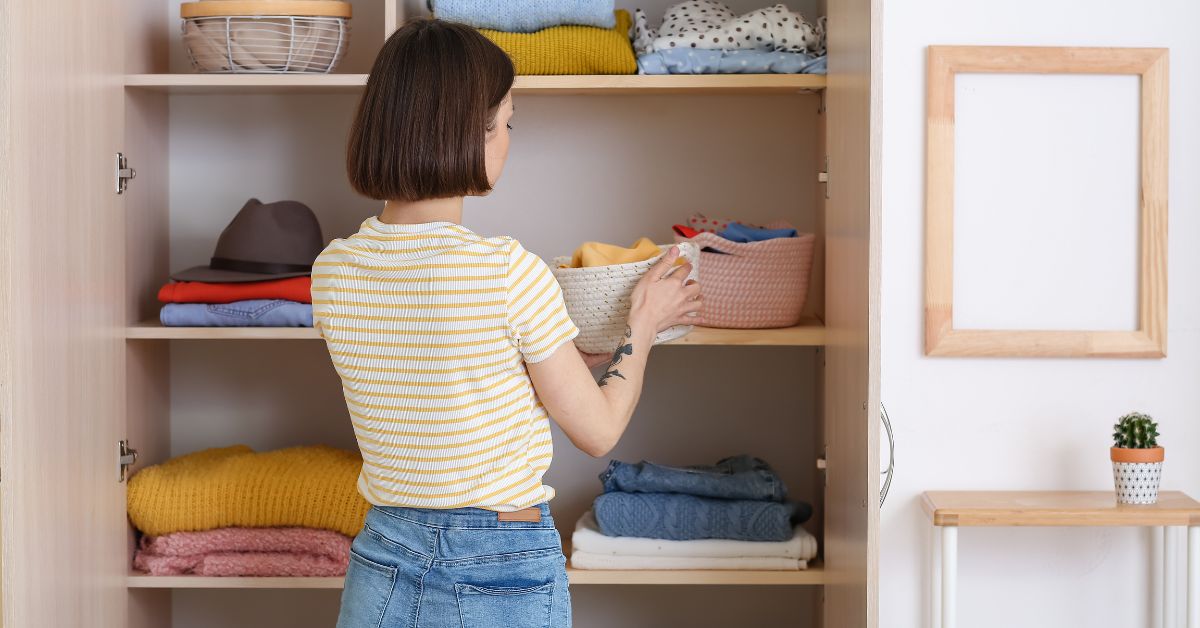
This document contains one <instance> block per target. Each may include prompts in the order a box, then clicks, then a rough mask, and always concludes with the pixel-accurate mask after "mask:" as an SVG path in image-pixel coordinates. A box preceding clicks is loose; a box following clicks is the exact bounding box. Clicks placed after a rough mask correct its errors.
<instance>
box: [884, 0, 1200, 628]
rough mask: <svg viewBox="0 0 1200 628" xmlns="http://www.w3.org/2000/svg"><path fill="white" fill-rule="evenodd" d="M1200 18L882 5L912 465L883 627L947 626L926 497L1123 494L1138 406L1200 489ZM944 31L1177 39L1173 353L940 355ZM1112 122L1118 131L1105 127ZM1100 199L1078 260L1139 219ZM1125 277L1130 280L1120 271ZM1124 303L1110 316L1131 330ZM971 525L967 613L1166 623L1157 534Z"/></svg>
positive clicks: (889, 382)
mask: <svg viewBox="0 0 1200 628" xmlns="http://www.w3.org/2000/svg"><path fill="white" fill-rule="evenodd" d="M1198 23H1200V4H1197V3H1195V2H1189V1H1187V0H1176V1H1161V2H1153V3H1145V4H1130V3H1128V2H1116V1H1113V0H1093V1H1090V2H1082V1H1071V0H1011V1H1009V2H987V1H984V0H971V1H966V0H907V1H906V2H895V1H894V2H890V3H885V10H884V24H883V33H884V35H883V37H884V48H883V50H884V54H883V59H884V61H883V65H884V90H883V91H884V93H883V98H884V128H883V133H884V135H883V151H884V168H883V172H884V175H883V198H884V207H883V216H884V220H883V223H884V224H883V234H884V237H883V327H882V336H883V361H882V371H883V385H882V389H883V400H884V403H885V404H886V405H887V407H888V410H889V412H890V414H891V418H892V420H893V422H894V424H895V428H896V440H897V452H896V456H897V463H896V466H897V471H896V479H895V482H894V484H893V485H892V492H891V496H890V497H889V499H888V502H887V504H886V505H885V506H884V508H883V510H882V515H881V518H882V541H881V547H882V551H881V561H880V562H881V574H882V575H881V579H880V626H882V627H884V628H916V627H918V626H922V627H923V626H928V625H930V617H929V613H928V610H927V606H928V604H927V602H926V601H925V600H926V597H925V596H926V595H927V594H928V577H927V575H926V574H927V570H928V565H927V563H926V555H927V550H928V534H927V526H928V524H927V520H926V518H925V516H924V515H923V514H922V512H921V509H920V506H919V502H918V497H919V495H920V493H921V491H925V490H931V489H1111V487H1112V481H1111V470H1110V465H1109V462H1108V458H1107V455H1108V453H1107V448H1108V446H1109V444H1110V443H1109V432H1110V430H1109V426H1110V425H1111V423H1112V422H1113V420H1114V419H1115V418H1116V417H1117V416H1119V415H1120V414H1122V413H1123V412H1125V411H1128V410H1131V409H1142V410H1144V411H1147V412H1150V413H1152V414H1154V415H1155V416H1156V417H1157V418H1158V419H1159V420H1160V421H1161V424H1162V427H1161V431H1162V433H1163V444H1164V445H1165V446H1166V449H1167V463H1166V468H1165V472H1164V477H1163V485H1164V488H1170V489H1182V490H1185V491H1188V492H1190V493H1191V494H1193V495H1200V461H1198V460H1197V455H1198V454H1200V448H1198V447H1197V444H1198V443H1200V424H1198V423H1200V422H1198V421H1197V416H1196V408H1197V407H1198V406H1200V386H1197V385H1196V383H1197V377H1198V376H1200V335H1198V333H1197V332H1198V326H1197V320H1198V314H1200V311H1198V310H1200V289H1198V284H1200V281H1198V279H1200V276H1198V275H1200V249H1197V247H1196V246H1194V244H1193V243H1192V239H1193V237H1194V236H1195V234H1197V232H1198V230H1200V222H1198V219H1197V215H1196V212H1195V207H1196V204H1197V201H1198V200H1200V199H1198V195H1200V178H1197V177H1196V176H1195V172H1196V170H1197V168H1198V167H1200V154H1198V150H1200V128H1198V124H1197V117H1196V116H1195V115H1194V112H1195V111H1197V110H1200V39H1198V38H1197V37H1196V35H1195V29H1196V24H1198ZM930 44H993V45H1010V44H1011V45H1018V44H1020V45H1087V46H1154V47H1169V48H1170V49H1171V50H1170V54H1171V59H1170V65H1171V74H1170V76H1171V86H1170V90H1171V103H1170V109H1171V112H1172V115H1171V159H1170V165H1171V176H1170V206H1171V217H1170V233H1171V237H1170V248H1169V251H1170V264H1169V268H1170V311H1169V316H1170V331H1169V346H1168V354H1169V357H1168V358H1167V359H1164V360H1020V359H946V358H927V357H924V355H923V353H922V346H923V331H922V330H923V317H922V290H923V281H922V277H923V264H922V244H923V237H924V233H923V229H924V222H923V211H924V176H925V170H924V147H925V129H924V116H925V47H926V46H927V45H930ZM1040 96H1041V95H1040V94H1039V93H1038V92H1027V91H1022V90H1013V91H1012V92H1011V93H1007V94H1001V95H1000V96H999V97H1000V98H1003V99H1006V100H1003V101H1002V102H999V103H996V104H997V107H998V108H999V109H1004V108H1005V107H1006V105H1011V107H1012V108H1013V109H1022V108H1024V105H1026V104H1028V100H1029V99H1038V98H1039V97H1040ZM1044 104H1046V105H1047V107H1049V106H1050V105H1052V104H1053V103H1052V102H1045V103H1044ZM1105 104H1106V105H1107V104H1108V103H1105ZM1080 113H1081V115H1084V114H1087V113H1088V112H1087V111H1081V112H1080ZM1105 131H1106V130H1105V128H1104V127H1103V126H1100V127H1099V128H1097V129H1095V130H1094V132H1095V133H1100V134H1104V133H1105ZM1077 139H1079V140H1086V139H1088V138H1084V137H1079V138H1077ZM1003 159H1004V157H1003V156H1002V155H997V156H995V157H994V158H993V160H992V162H991V165H994V166H996V167H998V168H1001V167H1007V166H1008V165H1010V164H1007V163H1005V162H1004V161H1003ZM1031 163H1032V162H1031ZM1040 174H1042V173H1035V175H1038V176H1040ZM1038 176H1035V177H1034V178H1038ZM1097 211H1098V212H1099V213H1097V215H1095V216H1094V217H1087V216H1084V217H1083V218H1082V219H1081V220H1080V221H1079V222H1078V223H1077V233H1076V237H1075V238H1067V239H1063V240H1060V241H1059V246H1061V247H1063V251H1064V252H1065V253H1066V254H1068V255H1069V254H1071V253H1073V252H1080V253H1081V254H1092V253H1094V250H1093V249H1091V248H1089V247H1088V246H1087V245H1086V244H1084V242H1086V241H1087V239H1088V237H1089V230H1088V229H1089V227H1090V226H1093V225H1096V224H1105V225H1110V226H1111V225H1115V224H1119V223H1120V221H1121V220H1124V218H1122V217H1121V216H1118V215H1115V214H1113V213H1111V212H1120V211H1128V205H1122V204H1119V203H1111V204H1106V203H1102V204H1100V205H1099V209H1098V210H1097ZM1031 226H1032V225H1031ZM1101 233H1102V234H1109V232H1101ZM1105 237H1108V235H1105ZM1020 252H1021V254H1025V253H1026V251H1025V250H1020ZM958 255H959V257H958V258H957V260H958V261H959V262H961V263H964V264H967V265H969V266H970V268H971V269H972V272H974V273H975V275H976V276H977V278H978V280H979V281H982V282H995V283H1000V282H1002V281H1003V280H1004V277H1003V273H1004V270H1003V260H999V259H991V260H989V259H986V258H981V257H980V256H984V255H994V249H993V252H989V251H988V250H987V249H986V248H982V247H977V248H971V249H968V250H962V251H959V252H958ZM989 268H990V269H991V270H989ZM1117 283H1118V285H1120V286H1122V290H1124V288H1125V287H1126V286H1125V285H1124V283H1123V281H1119V282H1117ZM1122 299H1123V297H1122ZM1122 299H1116V300H1115V301H1112V302H1111V303H1112V307H1118V306H1117V305H1116V304H1117V303H1120V302H1122ZM1007 307H1008V308H1009V309H1008V310H1006V311H1005V312H1004V315H1003V316H1002V317H997V318H1003V319H1004V320H1006V321H1010V322H1013V323H1015V324H1036V323H1038V322H1044V321H1046V320H1047V317H1046V316H1043V315H1038V314H1036V313H1033V312H1031V310H1030V309H1029V307H1028V303H1027V302H1017V303H1009V304H1007ZM1123 314H1124V313H1123V312H1121V313H1118V314H1117V315H1116V316H1113V317H1109V318H1108V319H1107V320H1108V322H1110V323H1113V324H1118V323H1119V322H1120V321H1121V320H1122V315H1123ZM1114 321H1115V322H1114ZM959 539H960V540H959V543H960V557H961V558H960V578H961V581H960V597H959V613H960V614H959V625H962V626H970V627H971V628H991V627H996V628H999V627H1002V626H1003V627H1008V626H1017V625H1020V626H1026V627H1029V628H1041V627H1045V628H1050V627H1059V626H1085V625H1086V626H1097V627H1113V628H1126V627H1132V626H1147V625H1154V623H1153V622H1155V621H1157V620H1158V617H1157V615H1156V610H1155V606H1156V604H1154V603H1152V600H1151V599H1150V597H1149V596H1150V590H1151V588H1152V586H1153V583H1154V580H1155V578H1156V577H1157V576H1155V575H1154V572H1153V570H1152V563H1151V559H1150V555H1151V554H1152V552H1153V551H1154V550H1155V549H1156V548H1157V545H1153V544H1152V542H1153V541H1154V535H1153V534H1152V533H1150V532H1146V531H1137V530H1131V529H1123V528H1114V529H1103V530H1067V529H1024V530H995V529H965V530H964V531H963V532H961V533H960V535H959Z"/></svg>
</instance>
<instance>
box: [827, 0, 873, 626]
mask: <svg viewBox="0 0 1200 628" xmlns="http://www.w3.org/2000/svg"><path fill="white" fill-rule="evenodd" d="M879 16H880V1H879V0H841V1H839V2H831V3H829V50H830V55H829V87H828V90H827V92H826V98H827V100H826V103H827V114H826V115H827V116H828V129H827V130H828V135H827V138H826V140H827V146H828V151H829V195H828V200H827V201H826V217H825V230H826V250H825V255H826V271H825V272H826V282H825V285H826V286H827V287H828V291H827V293H826V299H825V313H826V327H827V328H828V338H829V341H828V344H827V355H826V364H825V370H826V373H825V399H824V401H825V439H826V447H827V454H828V470H827V481H828V484H827V486H826V491H825V495H826V499H825V560H826V568H827V569H828V570H829V576H830V584H829V585H827V586H826V591H825V604H824V609H823V611H824V622H825V626H829V627H837V628H873V627H874V626H876V625H877V624H878V609H877V605H878V603H877V599H878V596H877V580H878V539H877V530H878V522H879V473H878V471H879V451H878V441H879V324H878V323H879V249H878V243H879V234H878V230H879V219H880V213H879V195H878V190H877V184H878V181H879V176H878V171H879V119H880V116H879V111H880V108H879V96H880V94H879V87H878V84H879V74H878V69H879V67H880V66H879V59H878V55H879V44H878V42H879V33H878V22H879Z"/></svg>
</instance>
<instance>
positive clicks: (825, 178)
mask: <svg viewBox="0 0 1200 628" xmlns="http://www.w3.org/2000/svg"><path fill="white" fill-rule="evenodd" d="M817 183H824V184H825V198H826V199H828V198H829V155H826V156H825V169H824V170H822V171H821V172H818V173H817Z"/></svg>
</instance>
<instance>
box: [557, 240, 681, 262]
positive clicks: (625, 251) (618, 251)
mask: <svg viewBox="0 0 1200 628" xmlns="http://www.w3.org/2000/svg"><path fill="white" fill-rule="evenodd" d="M659 253H661V251H660V250H659V248H658V245H657V244H655V243H654V242H653V241H652V240H651V239H650V238H641V239H639V240H638V241H637V242H634V243H633V246H632V247H630V248H625V247H623V246H617V245H615V244H605V243H603V242H584V243H583V244H581V245H580V246H579V248H577V249H575V254H574V255H572V256H571V266H570V268H591V267H593V266H612V265H614V264H632V263H633V262H641V261H644V260H648V259H650V258H653V257H658V254H659Z"/></svg>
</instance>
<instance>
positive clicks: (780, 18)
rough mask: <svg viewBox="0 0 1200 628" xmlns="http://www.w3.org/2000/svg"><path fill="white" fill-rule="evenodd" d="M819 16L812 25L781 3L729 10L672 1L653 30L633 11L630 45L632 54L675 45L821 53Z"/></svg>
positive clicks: (701, 1)
mask: <svg viewBox="0 0 1200 628" xmlns="http://www.w3.org/2000/svg"><path fill="white" fill-rule="evenodd" d="M824 20H825V18H821V19H820V20H818V22H817V24H816V25H813V24H810V23H809V22H808V21H807V20H805V19H804V16H803V15H801V14H799V13H797V12H795V11H791V10H789V9H788V8H787V6H786V5H783V4H776V5H774V6H772V7H768V8H765V9H759V10H757V11H751V12H749V13H746V14H744V15H734V14H733V11H731V10H730V9H729V7H727V6H725V5H724V4H722V3H720V2H713V1H712V0H687V1H686V2H680V3H678V4H675V5H672V6H671V7H670V8H668V9H667V11H666V14H665V15H664V16H663V20H662V25H661V26H659V28H658V29H657V30H655V29H652V28H650V27H649V26H648V25H647V20H646V13H645V12H644V11H642V10H641V9H638V10H637V11H636V13H635V15H634V48H635V49H637V52H638V54H647V53H650V52H654V51H657V50H670V49H678V48H688V49H690V48H698V49H708V50H712V49H719V50H758V51H765V52H810V53H813V54H817V55H821V54H825V21H824Z"/></svg>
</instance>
